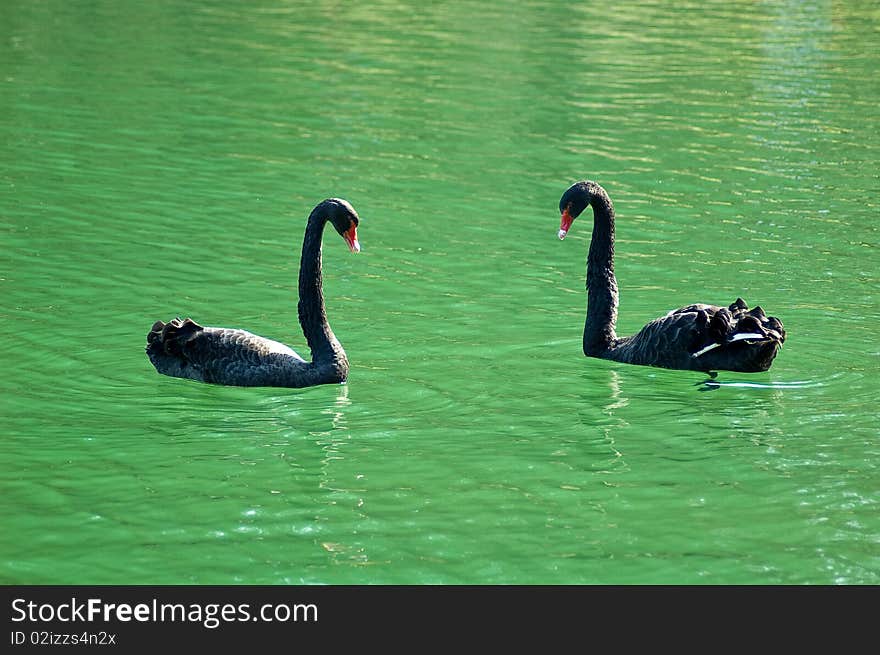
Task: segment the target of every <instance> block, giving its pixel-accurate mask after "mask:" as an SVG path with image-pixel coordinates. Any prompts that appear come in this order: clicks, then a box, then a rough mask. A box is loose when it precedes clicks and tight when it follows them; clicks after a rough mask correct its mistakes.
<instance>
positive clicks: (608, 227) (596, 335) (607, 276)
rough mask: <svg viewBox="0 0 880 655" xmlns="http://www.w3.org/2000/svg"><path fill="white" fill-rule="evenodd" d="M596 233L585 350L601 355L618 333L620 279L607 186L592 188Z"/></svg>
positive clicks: (589, 263) (592, 245)
mask: <svg viewBox="0 0 880 655" xmlns="http://www.w3.org/2000/svg"><path fill="white" fill-rule="evenodd" d="M591 196H592V201H591V203H590V204H591V205H592V206H593V237H592V239H591V241H590V253H589V255H588V256H587V320H586V324H585V325H584V354H585V355H587V356H601V355H602V354H603V353H607V351H608V350H609V349H610V348H612V347H613V346H614V343H615V341H616V339H617V336H616V335H615V332H614V326H615V325H616V323H617V279H616V278H615V277H614V207H613V206H612V204H611V198H609V197H608V194H607V193H606V192H605V189H603V188H602V187H600V186H599V185H598V184H596V185H594V186H593V188H592V189H591Z"/></svg>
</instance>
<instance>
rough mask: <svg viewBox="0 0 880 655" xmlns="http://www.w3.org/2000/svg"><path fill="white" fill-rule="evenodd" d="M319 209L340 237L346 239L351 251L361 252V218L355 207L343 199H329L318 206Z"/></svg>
mask: <svg viewBox="0 0 880 655" xmlns="http://www.w3.org/2000/svg"><path fill="white" fill-rule="evenodd" d="M317 209H318V210H319V211H320V212H321V214H322V215H323V216H324V217H325V218H326V219H327V220H328V221H330V223H331V224H332V225H333V227H334V228H335V229H336V231H337V232H338V233H339V235H340V236H341V237H342V238H343V239H345V243H347V244H348V248H349V250H351V251H352V252H360V251H361V244H360V242H359V241H358V236H357V226H358V223H359V222H360V218H359V217H358V215H357V212H356V211H355V210H354V207H352V206H351V203H349V202H348V201H347V200H343V199H342V198H327V200H325V201H324V202H322V203H321V204H320V205H318V207H317Z"/></svg>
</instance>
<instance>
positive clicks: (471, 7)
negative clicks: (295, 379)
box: [0, 0, 880, 584]
mask: <svg viewBox="0 0 880 655" xmlns="http://www.w3.org/2000/svg"><path fill="white" fill-rule="evenodd" d="M606 4H607V3H581V4H577V3H574V4H573V3H568V2H566V3H563V2H553V1H541V2H537V1H526V2H520V3H513V4H511V3H488V2H457V3H437V4H432V3H428V4H425V3H406V2H390V1H388V2H376V3H372V2H371V3H348V4H341V5H340V4H339V3H324V2H317V3H299V2H284V1H282V0H275V1H272V2H269V1H262V0H261V1H258V2H237V3H236V2H213V1H206V0H197V1H194V2H188V3H183V4H181V3H177V2H171V1H170V0H159V1H157V2H150V3H135V2H127V1H126V2H91V3H68V2H61V1H60V0H47V1H45V2H30V1H28V2H24V1H19V0H11V1H7V2H3V3H2V5H0V139H2V143H3V148H2V149H0V240H2V248H0V294H2V305H0V338H2V340H0V363H2V370H3V375H2V377H0V421H2V430H0V432H2V446H0V448H2V450H0V453H2V456H0V485H2V493H0V516H2V530H0V580H2V581H3V582H7V583H74V584H76V583H81V584H86V583H140V584H158V583H248V584H250V583H269V584H275V583H331V584H338V583H354V584H360V583H453V584H457V583H616V584H621V583H623V584H628V583H729V584H741V583H743V584H744V583H758V584H761V583H773V584H776V583H796V584H797V583H813V584H828V583H847V584H850V583H853V584H877V583H880V549H878V544H880V518H878V517H880V513H878V503H880V493H878V479H880V476H878V461H880V424H878V419H877V399H878V397H880V382H878V372H880V344H878V339H877V325H878V319H880V301H878V292H880V280H878V270H880V255H878V246H880V238H878V229H880V228H878V225H880V223H878V204H880V202H878V192H880V178H878V172H877V171H878V160H880V156H878V155H880V133H878V129H877V127H878V124H880V110H878V107H880V87H878V84H877V70H878V69H880V11H878V9H877V6H876V4H874V3H868V2H836V3H832V2H788V3H755V2H709V3H706V2H693V3H683V4H682V3H677V4H675V5H674V6H673V5H670V4H668V3H660V2H658V3H656V4H651V3H643V2H640V3H616V4H613V5H612V6H606V7H600V6H601V5H606ZM583 178H590V179H594V180H596V181H598V182H600V183H601V184H603V185H604V186H605V188H606V189H607V190H608V192H609V194H610V195H611V197H612V199H613V200H614V203H615V207H616V210H617V217H618V244H617V272H618V279H619V283H620V289H621V307H620V320H619V325H618V331H619V333H621V334H629V333H631V332H634V331H636V330H638V329H639V328H640V327H641V326H642V325H643V324H644V323H645V322H647V321H648V320H650V319H652V318H654V317H656V316H659V315H661V314H663V313H665V312H666V311H668V310H669V309H671V308H673V307H678V306H682V305H686V304H689V303H692V302H711V303H716V304H727V303H729V302H732V301H733V300H734V299H735V298H736V297H737V296H742V297H743V298H745V299H746V301H747V302H749V303H750V304H752V305H754V304H758V303H760V304H761V305H762V306H763V307H764V308H765V309H766V310H767V311H768V313H771V314H774V315H777V316H779V317H780V318H781V319H782V320H783V321H784V323H785V326H786V329H787V330H788V335H789V338H788V341H787V342H786V344H785V347H784V348H783V350H782V352H781V354H780V355H779V357H778V358H777V360H776V363H775V364H774V366H773V368H772V369H771V371H770V372H768V373H763V374H754V375H744V374H730V373H722V374H721V375H720V376H719V378H718V379H717V381H716V383H714V384H706V383H704V377H705V376H702V375H700V374H695V373H692V372H680V371H666V370H660V369H652V368H645V367H637V366H626V365H620V364H614V363H610V362H604V361H599V360H588V359H586V358H584V357H583V355H582V354H581V351H580V346H581V344H580V339H581V330H582V328H583V313H584V305H585V299H584V290H583V285H584V282H583V279H584V259H585V253H586V249H587V244H588V241H589V223H588V220H589V219H588V218H582V219H581V220H580V221H578V222H577V223H576V224H575V226H574V228H573V229H572V232H571V234H570V237H569V238H568V239H566V241H565V242H562V243H560V242H559V241H558V240H557V239H556V237H555V234H556V229H557V227H558V210H557V203H558V200H559V196H560V195H561V193H562V191H563V190H564V189H565V188H566V187H567V186H568V185H569V184H570V183H571V182H573V181H575V180H577V179H583ZM328 196H342V197H345V198H347V199H348V200H350V201H351V202H352V203H353V205H354V206H355V207H356V208H357V209H358V211H359V213H360V215H361V217H362V219H363V221H362V224H361V227H360V229H359V233H360V237H361V243H362V245H363V247H364V251H363V252H362V253H361V254H360V255H358V256H353V255H350V254H349V253H348V252H347V249H346V248H345V245H344V243H343V242H342V241H341V240H339V239H337V238H336V237H335V236H334V235H328V236H327V238H326V239H325V247H324V256H325V262H324V263H325V279H324V284H325V292H326V295H327V300H328V308H327V311H328V314H329V316H330V320H331V323H332V325H333V328H334V330H335V332H336V334H337V335H338V336H339V338H340V340H341V341H342V343H343V344H344V346H345V348H346V350H347V352H348V355H349V358H350V359H351V362H352V370H351V376H350V380H349V383H348V384H347V385H344V386H324V387H316V388H312V389H305V390H286V389H271V388H262V389H253V388H250V389H247V388H234V387H217V386H210V385H204V384H199V383H195V382H191V381H186V380H179V379H174V378H168V377H164V376H160V375H158V374H156V372H155V371H154V370H153V368H152V366H151V365H150V363H149V362H148V360H147V358H146V357H145V355H144V352H143V347H144V343H145V335H146V333H147V330H148V329H149V327H150V325H151V324H152V323H153V321H155V320H157V319H163V320H167V319H168V318H170V317H173V316H175V315H181V316H192V317H193V318H194V319H195V320H197V321H199V322H202V323H204V324H207V325H224V326H229V327H244V328H247V329H250V330H252V331H254V332H257V333H259V334H263V335H266V336H270V337H273V338H276V339H279V340H283V341H286V342H288V343H290V344H291V345H292V346H293V347H294V348H296V349H298V350H300V351H301V352H302V351H305V350H306V348H305V344H304V340H303V337H302V335H301V333H300V331H299V326H298V324H297V319H296V295H295V294H296V275H297V262H298V258H299V248H300V245H301V242H302V233H303V228H304V225H305V219H306V217H307V215H308V213H309V211H310V209H311V208H312V206H314V205H315V204H316V203H317V202H318V201H319V200H321V199H322V198H325V197H328ZM585 216H586V215H585Z"/></svg>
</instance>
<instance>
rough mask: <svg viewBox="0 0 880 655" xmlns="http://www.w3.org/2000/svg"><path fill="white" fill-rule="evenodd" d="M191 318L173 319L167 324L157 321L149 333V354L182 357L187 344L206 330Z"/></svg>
mask: <svg viewBox="0 0 880 655" xmlns="http://www.w3.org/2000/svg"><path fill="white" fill-rule="evenodd" d="M204 329H205V328H203V327H202V326H201V325H199V324H198V323H196V322H195V321H194V320H192V319H191V318H186V319H184V320H180V317H179V316H178V317H177V318H173V319H171V320H170V321H168V322H167V323H163V322H162V321H156V322H155V323H153V327H152V328H150V331H149V333H147V352H148V353H149V352H154V353H156V354H163V355H171V356H172V357H180V356H182V355H183V350H184V347H185V346H186V343H187V342H188V341H190V340H191V339H193V338H194V337H195V336H196V335H197V334H198V333H199V332H201V331H202V330H204Z"/></svg>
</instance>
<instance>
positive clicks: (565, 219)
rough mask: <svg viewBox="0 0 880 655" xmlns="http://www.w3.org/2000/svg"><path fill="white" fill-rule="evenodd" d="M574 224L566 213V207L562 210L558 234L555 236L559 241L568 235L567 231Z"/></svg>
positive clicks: (572, 219)
mask: <svg viewBox="0 0 880 655" xmlns="http://www.w3.org/2000/svg"><path fill="white" fill-rule="evenodd" d="M572 223H574V218H572V216H571V214H569V213H568V207H566V208H565V209H564V210H562V219H561V220H560V222H559V233H558V234H557V236H558V237H559V239H560V241H561V240H562V239H564V238H565V235H566V234H568V231H569V229H571V224H572Z"/></svg>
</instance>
